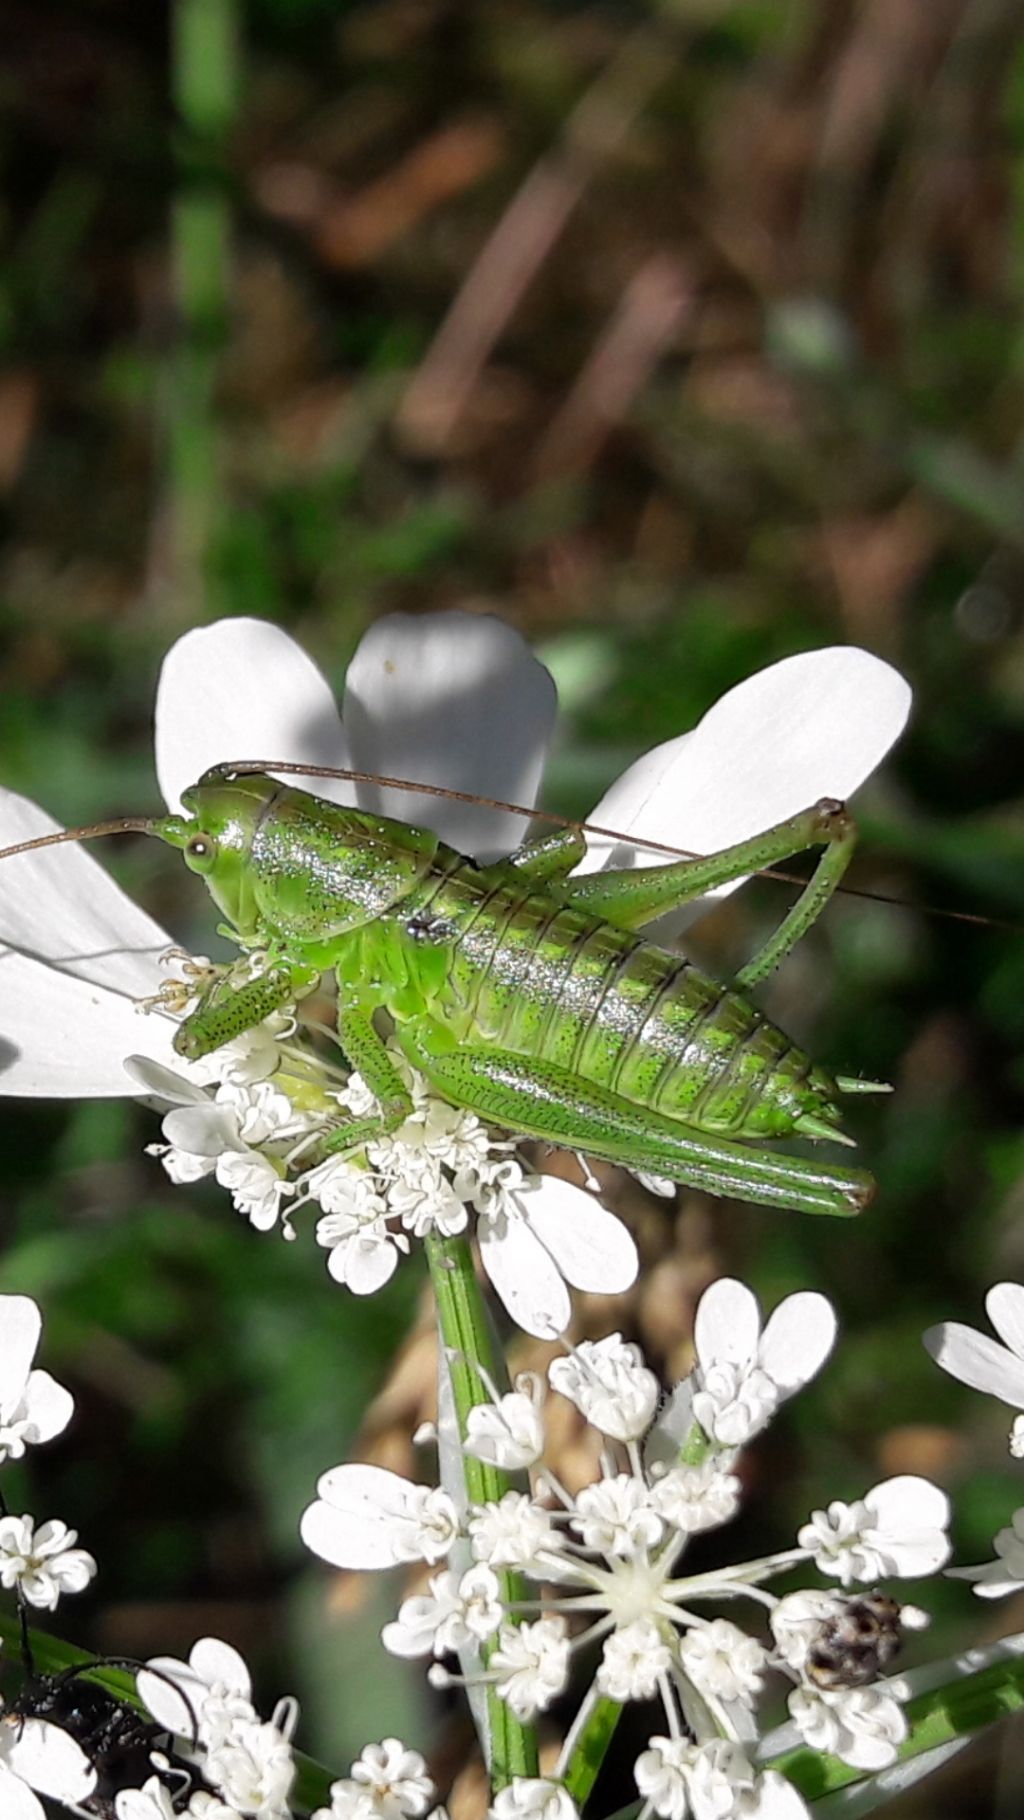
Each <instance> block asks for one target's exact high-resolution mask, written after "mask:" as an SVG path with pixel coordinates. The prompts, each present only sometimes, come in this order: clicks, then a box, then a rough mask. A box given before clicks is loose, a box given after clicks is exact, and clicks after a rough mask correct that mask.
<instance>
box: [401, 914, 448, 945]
mask: <svg viewBox="0 0 1024 1820" xmlns="http://www.w3.org/2000/svg"><path fill="white" fill-rule="evenodd" d="M405 933H406V935H411V936H412V939H413V941H414V942H451V941H454V939H455V928H454V925H453V924H452V923H450V922H448V921H447V919H446V918H445V917H443V916H428V915H426V914H425V913H424V914H421V915H419V916H410V918H409V921H408V922H407V923H406V925H405Z"/></svg>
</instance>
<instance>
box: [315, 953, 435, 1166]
mask: <svg viewBox="0 0 1024 1820" xmlns="http://www.w3.org/2000/svg"><path fill="white" fill-rule="evenodd" d="M338 1041H339V1042H340V1044H341V1047H342V1049H343V1050H344V1052H345V1057H346V1060H347V1061H348V1063H349V1065H350V1067H352V1068H354V1069H355V1070H356V1072H357V1073H358V1074H360V1075H361V1076H362V1078H363V1080H364V1081H365V1083H366V1085H367V1087H368V1088H369V1090H370V1092H371V1093H372V1094H373V1097H374V1099H375V1100H376V1101H377V1105H378V1111H377V1112H373V1113H368V1114H367V1115H366V1117H365V1118H358V1119H350V1120H348V1122H347V1123H346V1124H344V1125H339V1126H338V1128H337V1130H336V1131H332V1132H331V1134H330V1136H329V1137H327V1138H325V1139H324V1141H323V1143H322V1144H321V1145H320V1146H319V1149H318V1151H317V1157H318V1160H319V1161H323V1159H324V1158H325V1157H328V1156H334V1155H337V1153H338V1152H339V1151H345V1150H361V1149H362V1148H363V1145H364V1144H371V1143H372V1142H373V1141H374V1139H375V1138H382V1137H387V1136H388V1134H389V1133H390V1132H392V1131H397V1130H398V1127H399V1126H400V1125H403V1124H404V1123H405V1121H406V1119H407V1118H408V1117H409V1115H410V1113H411V1112H412V1110H413V1104H412V1095H411V1094H410V1092H409V1089H408V1088H407V1087H406V1085H405V1082H404V1081H403V1079H402V1077H401V1075H400V1074H399V1072H398V1069H397V1068H396V1067H395V1064H394V1062H393V1061H392V1060H391V1057H390V1056H389V1054H388V1052H387V1050H386V1048H385V1047H384V1044H383V1042H382V1041H381V1039H380V1037H379V1036H378V1035H377V1032H376V1030H375V1029H374V1027H373V1012H372V1010H371V1009H370V1007H369V1006H367V1005H365V1004H364V1003H363V1002H362V1001H361V999H360V998H359V996H358V995H357V994H355V993H353V992H352V991H351V989H350V988H348V987H346V985H345V982H344V980H343V979H342V978H341V970H340V969H339V977H338Z"/></svg>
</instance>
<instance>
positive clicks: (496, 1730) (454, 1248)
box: [426, 1232, 537, 1789]
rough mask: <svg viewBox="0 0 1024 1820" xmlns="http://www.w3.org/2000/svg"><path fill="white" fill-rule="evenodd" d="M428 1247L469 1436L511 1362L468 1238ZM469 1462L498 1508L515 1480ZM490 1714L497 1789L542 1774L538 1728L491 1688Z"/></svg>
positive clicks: (519, 1595) (480, 1489) (430, 1241)
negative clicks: (495, 1329)
mask: <svg viewBox="0 0 1024 1820" xmlns="http://www.w3.org/2000/svg"><path fill="white" fill-rule="evenodd" d="M426 1249H427V1261H428V1263H429V1265H430V1276H431V1281H432V1283H433V1287H434V1296H435V1299H436V1302H437V1312H438V1319H439V1321H440V1326H441V1337H442V1340H443V1342H444V1345H445V1347H446V1348H447V1351H448V1369H449V1375H450V1378H451V1385H452V1394H453V1397H454V1400H455V1413H456V1419H457V1421H458V1426H459V1436H460V1438H461V1439H465V1436H466V1423H467V1420H468V1417H469V1412H470V1410H471V1409H475V1408H476V1407H477V1406H478V1405H479V1404H481V1403H490V1402H491V1392H490V1390H489V1389H488V1388H487V1385H486V1384H485V1382H484V1380H483V1378H482V1377H481V1376H480V1369H481V1368H482V1370H483V1371H484V1372H486V1373H487V1375H488V1377H489V1378H490V1380H491V1382H492V1383H493V1384H496V1385H498V1386H499V1388H500V1387H501V1386H502V1384H503V1382H504V1380H505V1369H504V1362H503V1361H502V1360H501V1359H500V1358H499V1357H498V1355H497V1352H496V1349H495V1346H494V1343H493V1339H492V1336H491V1329H490V1323H489V1321H488V1318H487V1308H486V1305H485V1303H484V1299H483V1295H482V1293H481V1289H480V1283H479V1280H478V1278H477V1274H476V1270H475V1268H474V1265H473V1254H472V1252H471V1250H470V1247H469V1241H468V1240H467V1238H466V1237H465V1235H464V1234H459V1235H457V1236H455V1237H451V1238H446V1237H445V1236H444V1235H443V1234H442V1233H439V1232H432V1233H429V1234H428V1235H427V1240H426ZM463 1461H464V1470H465V1476H466V1494H467V1497H468V1499H469V1502H470V1503H471V1504H486V1503H497V1502H498V1501H499V1500H500V1499H501V1498H502V1497H504V1495H505V1493H506V1492H507V1491H508V1490H510V1488H511V1487H510V1480H509V1478H508V1475H507V1474H506V1473H504V1472H501V1471H499V1469H498V1468H497V1467H496V1466H489V1465H488V1464H487V1463H486V1462H485V1461H483V1460H475V1459H473V1458H472V1457H471V1456H470V1455H469V1454H464V1455H463ZM498 1579H499V1581H500V1582H501V1601H502V1604H503V1605H504V1606H505V1607H506V1608H508V1606H509V1605H512V1604H514V1603H515V1602H517V1601H520V1600H522V1599H524V1598H525V1597H526V1587H525V1585H524V1583H523V1580H522V1577H521V1576H520V1575H519V1574H515V1573H511V1572H509V1571H508V1570H507V1569H504V1570H498ZM512 1621H513V1622H514V1620H512ZM493 1648H494V1643H493V1639H492V1640H489V1641H488V1642H486V1643H484V1644H483V1646H482V1648H481V1655H482V1657H483V1660H484V1662H485V1663H486V1662H487V1659H488V1657H489V1655H490V1654H491V1652H492V1650H493ZM487 1716H488V1722H489V1727H490V1736H491V1763H490V1766H489V1767H490V1773H491V1779H492V1782H493V1784H494V1787H495V1788H496V1789H497V1788H504V1787H505V1786H506V1785H507V1784H508V1783H509V1782H511V1780H512V1778H513V1776H535V1775H536V1774H537V1739H536V1733H535V1731H534V1728H533V1727H532V1726H530V1725H524V1724H523V1723H522V1722H521V1720H519V1719H517V1718H516V1716H515V1714H514V1713H513V1712H512V1710H511V1708H510V1707H509V1706H507V1705H506V1703H505V1701H504V1700H501V1699H499V1697H498V1695H497V1694H496V1693H495V1691H494V1689H493V1688H492V1687H489V1688H488V1690H487Z"/></svg>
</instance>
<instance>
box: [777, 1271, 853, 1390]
mask: <svg viewBox="0 0 1024 1820" xmlns="http://www.w3.org/2000/svg"><path fill="white" fill-rule="evenodd" d="M835 1337H836V1317H835V1312H834V1310H833V1307H832V1304H831V1302H830V1301H828V1300H827V1298H826V1297H825V1296H823V1295H818V1294H817V1293H816V1292H815V1291H814V1290H810V1289H808V1290H801V1291H800V1292H799V1293H798V1294H797V1295H789V1296H787V1297H786V1298H785V1300H784V1301H782V1302H780V1303H779V1306H778V1307H777V1308H776V1309H775V1310H774V1312H773V1313H772V1314H771V1315H769V1317H768V1321H767V1324H766V1326H765V1330H764V1333H763V1334H762V1336H761V1344H760V1346H759V1347H758V1359H759V1361H760V1363H761V1364H762V1365H763V1366H764V1369H765V1371H766V1372H767V1373H768V1376H769V1377H770V1378H771V1379H772V1380H773V1382H774V1383H776V1384H777V1385H778V1387H779V1389H780V1390H781V1391H782V1392H783V1393H784V1394H785V1395H786V1396H787V1397H789V1396H792V1394H793V1392H794V1391H796V1390H799V1389H800V1387H801V1385H803V1384H806V1383H808V1381H809V1380H810V1379H811V1378H813V1377H814V1375H815V1373H816V1372H817V1371H820V1369H821V1367H822V1365H824V1363H825V1360H826V1359H827V1358H828V1355H829V1353H830V1352H831V1351H832V1347H833V1345H834V1343H835Z"/></svg>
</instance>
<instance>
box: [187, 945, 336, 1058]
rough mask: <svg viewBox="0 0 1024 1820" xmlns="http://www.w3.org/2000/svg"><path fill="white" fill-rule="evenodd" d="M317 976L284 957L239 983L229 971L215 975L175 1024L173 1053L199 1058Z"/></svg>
mask: <svg viewBox="0 0 1024 1820" xmlns="http://www.w3.org/2000/svg"><path fill="white" fill-rule="evenodd" d="M319 977H320V976H319V974H318V972H317V970H316V968H315V967H302V966H295V965H293V964H292V963H291V962H290V961H284V960H281V961H274V962H272V963H271V965H270V966H269V967H266V968H264V970H263V971H262V973H257V974H256V975H255V976H254V977H253V978H252V979H249V980H245V981H244V982H243V984H242V985H240V986H236V985H234V984H233V983H232V978H231V973H230V972H229V973H228V974H227V975H226V976H218V977H217V978H216V979H215V980H214V981H213V983H212V984H211V985H210V986H208V987H207V988H206V989H205V990H204V992H203V993H202V994H201V996H200V1002H199V1004H198V1006H197V1007H196V1009H195V1011H193V1012H192V1013H191V1015H190V1016H189V1017H187V1018H185V1020H184V1022H183V1023H181V1024H180V1025H179V1026H178V1029H177V1031H176V1032H175V1036H174V1045H173V1047H174V1052H175V1054H176V1055H181V1056H184V1058H185V1060H186V1061H188V1062H198V1061H199V1060H200V1058H201V1057H202V1056H204V1055H209V1054H210V1053H211V1051H212V1050H214V1049H220V1048H222V1047H223V1045H224V1044H225V1043H230V1042H231V1040H232V1038H234V1037H236V1036H241V1035H242V1032H243V1031H245V1030H253V1029H255V1027H256V1025H257V1024H262V1022H263V1020H264V1018H265V1017H269V1016H270V1014H271V1012H273V1011H280V1010H281V1008H282V1006H283V1005H288V1004H290V1003H291V1002H292V1001H293V1000H294V999H295V998H297V997H298V995H299V994H300V993H301V992H304V991H305V990H306V989H307V987H309V986H312V985H315V983H316V981H317V979H318V978H319Z"/></svg>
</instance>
